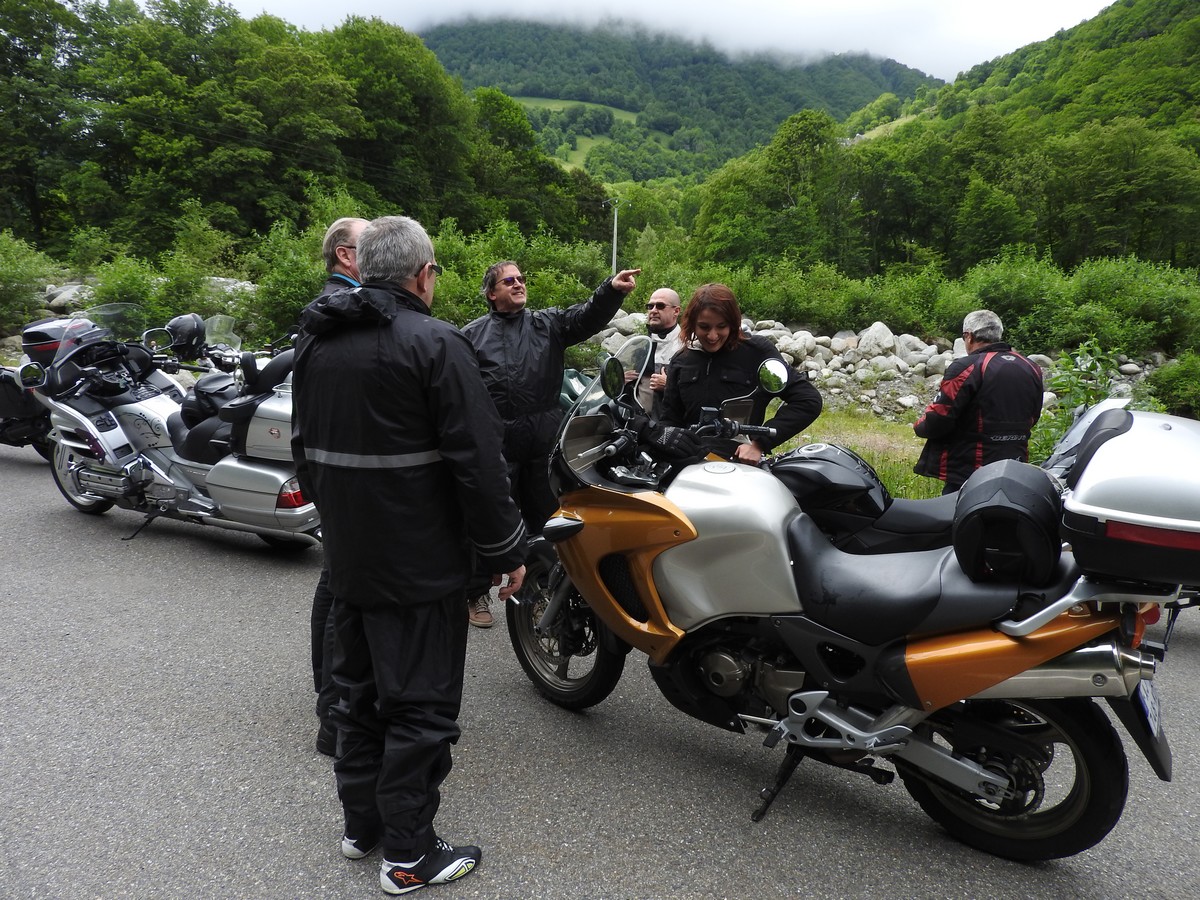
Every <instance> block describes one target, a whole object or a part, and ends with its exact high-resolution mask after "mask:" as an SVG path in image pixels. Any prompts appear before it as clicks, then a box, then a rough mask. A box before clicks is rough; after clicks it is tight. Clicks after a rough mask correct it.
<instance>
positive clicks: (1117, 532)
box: [1104, 521, 1200, 550]
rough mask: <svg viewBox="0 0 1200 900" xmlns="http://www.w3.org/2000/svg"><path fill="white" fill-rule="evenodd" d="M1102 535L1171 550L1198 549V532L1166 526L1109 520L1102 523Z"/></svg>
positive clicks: (1199, 533) (1199, 542) (1199, 537)
mask: <svg viewBox="0 0 1200 900" xmlns="http://www.w3.org/2000/svg"><path fill="white" fill-rule="evenodd" d="M1104 536H1105V537H1110V538H1112V539H1113V540H1117V541H1130V542H1131V543H1134V544H1149V545H1150V546H1152V547H1167V548H1170V549H1172V550H1200V532H1196V531H1172V530H1170V529H1168V528H1152V527H1150V526H1149V525H1131V524H1129V523H1128V522H1111V521H1110V522H1106V523H1105V524H1104Z"/></svg>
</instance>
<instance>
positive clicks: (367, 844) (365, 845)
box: [342, 834, 379, 859]
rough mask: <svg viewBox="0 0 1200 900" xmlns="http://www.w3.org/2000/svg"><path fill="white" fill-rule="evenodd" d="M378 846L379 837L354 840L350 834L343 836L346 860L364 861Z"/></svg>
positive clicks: (343, 849) (343, 854)
mask: <svg viewBox="0 0 1200 900" xmlns="http://www.w3.org/2000/svg"><path fill="white" fill-rule="evenodd" d="M378 846H379V835H369V836H367V837H359V838H352V837H350V835H348V834H343V835H342V856H344V857H346V859H362V858H363V857H364V856H369V855H370V854H371V851H372V850H374V849H375V848H376V847H378Z"/></svg>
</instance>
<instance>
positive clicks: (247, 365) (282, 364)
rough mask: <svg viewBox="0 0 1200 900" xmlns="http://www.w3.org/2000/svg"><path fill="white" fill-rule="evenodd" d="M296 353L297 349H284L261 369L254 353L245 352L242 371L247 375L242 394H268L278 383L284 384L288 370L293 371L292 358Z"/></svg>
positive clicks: (248, 395) (250, 395) (247, 395)
mask: <svg viewBox="0 0 1200 900" xmlns="http://www.w3.org/2000/svg"><path fill="white" fill-rule="evenodd" d="M295 354H296V351H295V350H291V349H288V350H284V351H283V352H282V353H280V354H279V355H278V356H274V357H272V358H271V361H270V362H268V363H267V364H266V365H265V366H263V367H262V368H261V369H259V368H258V363H257V361H255V360H254V354H243V355H242V360H243V362H242V371H243V374H244V375H245V376H246V384H245V387H243V388H242V395H243V396H246V397H252V396H254V395H256V394H266V393H269V392H270V391H273V390H274V389H275V386H276V385H278V384H283V382H284V379H286V378H287V375H288V372H290V371H292V358H293V357H294V356H295ZM247 355H248V356H249V357H250V360H249V362H247V361H246V356H247Z"/></svg>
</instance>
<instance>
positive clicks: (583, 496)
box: [556, 490, 696, 662]
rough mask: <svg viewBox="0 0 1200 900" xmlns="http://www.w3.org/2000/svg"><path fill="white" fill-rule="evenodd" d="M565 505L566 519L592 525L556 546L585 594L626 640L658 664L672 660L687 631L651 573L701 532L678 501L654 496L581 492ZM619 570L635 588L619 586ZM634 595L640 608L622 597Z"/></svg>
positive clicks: (570, 496) (563, 501) (568, 496)
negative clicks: (665, 553) (671, 612)
mask: <svg viewBox="0 0 1200 900" xmlns="http://www.w3.org/2000/svg"><path fill="white" fill-rule="evenodd" d="M559 504H560V510H559V515H565V516H569V517H572V518H576V519H580V520H582V521H583V522H585V523H586V524H585V526H584V527H583V528H581V529H580V530H579V532H578V533H577V534H575V535H573V536H571V537H569V538H567V539H566V540H564V541H561V542H559V543H558V544H556V549H557V550H558V555H559V558H560V559H561V560H562V561H563V565H564V566H565V567H566V569H567V571H568V572H569V573H570V574H571V580H572V581H573V582H574V584H575V587H576V589H577V590H578V591H579V594H580V596H582V597H583V598H584V600H586V601H587V603H588V606H590V607H591V608H592V610H593V611H594V612H595V614H596V615H597V616H598V617H599V618H600V619H601V620H602V621H603V622H604V624H605V625H607V626H608V627H609V628H610V629H611V630H612V631H613V633H614V634H616V635H617V637H619V638H620V639H621V640H623V641H625V642H626V643H627V644H630V645H631V646H633V647H637V648H638V649H639V650H641V651H642V652H643V653H645V654H647V655H648V656H649V657H650V658H651V659H652V660H655V661H658V662H661V661H662V660H664V659H666V657H667V656H668V655H669V654H670V652H671V650H672V649H673V648H674V647H675V645H676V643H678V641H679V639H680V638H681V637H682V636H683V631H682V630H681V629H680V628H677V627H676V626H675V625H673V624H672V623H671V619H670V617H669V616H668V615H667V611H666V609H665V608H664V606H663V601H662V598H661V597H660V596H659V593H658V589H657V587H656V586H655V583H654V578H653V576H652V575H651V573H650V569H651V566H652V565H653V563H654V559H655V557H657V556H658V555H659V554H660V553H662V551H663V550H666V549H669V548H671V547H674V546H677V545H679V544H682V543H685V542H687V541H692V540H695V538H696V529H695V527H694V526H693V525H692V523H691V522H689V521H688V519H687V517H686V516H685V515H684V514H683V512H682V511H681V510H680V509H679V508H678V507H677V506H676V505H675V504H674V503H672V502H671V501H670V500H668V499H667V498H666V497H664V496H663V495H662V494H657V493H653V492H649V491H645V492H641V493H636V494H625V493H622V492H619V491H602V492H601V494H600V496H599V497H598V496H597V495H596V494H595V493H593V492H591V491H587V490H584V491H576V492H572V493H569V494H565V495H563V497H562V498H561V499H560V500H559ZM590 507H595V508H596V510H595V511H594V512H593V511H590V510H589V508H590ZM614 557H621V560H620V562H614V561H610V562H608V563H606V564H605V566H603V567H600V566H597V567H593V561H595V560H602V559H605V558H610V559H611V558H614ZM618 570H620V571H621V572H622V573H627V574H628V575H629V576H630V577H629V582H628V583H624V582H625V579H624V576H623V574H622V575H621V577H620V582H621V583H617V581H616V580H615V579H614V577H613V575H614V574H617V573H618ZM605 573H607V574H608V575H609V577H608V578H607V579H606V578H605ZM629 590H634V591H635V592H636V594H635V600H636V603H631V602H630V599H629V597H628V596H623V597H618V596H617V595H618V594H626V593H627V592H628V591H629ZM643 615H644V618H642V616H643Z"/></svg>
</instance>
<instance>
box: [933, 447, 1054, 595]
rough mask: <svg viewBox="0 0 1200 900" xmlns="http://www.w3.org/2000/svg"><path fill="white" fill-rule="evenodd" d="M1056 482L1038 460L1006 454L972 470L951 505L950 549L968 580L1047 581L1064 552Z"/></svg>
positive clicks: (1036, 584)
mask: <svg viewBox="0 0 1200 900" xmlns="http://www.w3.org/2000/svg"><path fill="white" fill-rule="evenodd" d="M1061 509H1062V505H1061V500H1060V497H1059V493H1058V487H1057V486H1056V485H1055V483H1054V481H1052V480H1051V478H1050V476H1049V475H1047V474H1046V473H1045V472H1044V471H1042V470H1041V469H1039V468H1038V467H1037V466H1031V465H1029V464H1028V463H1023V462H1019V461H1018V460H1015V459H1005V460H1001V461H1000V462H994V463H989V464H988V465H986V466H982V467H980V468H978V469H976V470H975V471H974V472H972V473H971V476H970V477H969V478H968V479H967V480H966V481H965V482H964V483H963V486H962V487H961V488H959V490H958V500H957V501H956V503H955V506H954V555H955V557H956V558H957V559H958V564H959V565H960V566H961V567H962V570H963V571H964V572H966V574H967V577H969V578H970V579H971V580H972V581H977V582H978V581H1005V582H1017V583H1020V584H1022V585H1025V586H1028V587H1040V586H1042V585H1045V584H1048V583H1049V582H1050V581H1051V580H1052V579H1053V578H1054V576H1055V573H1056V571H1057V568H1058V561H1059V559H1060V557H1061V556H1062V539H1061V538H1060V537H1059V533H1058V524H1059V517H1060V514H1061Z"/></svg>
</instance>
